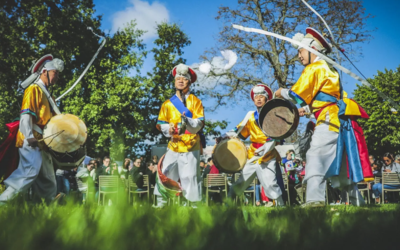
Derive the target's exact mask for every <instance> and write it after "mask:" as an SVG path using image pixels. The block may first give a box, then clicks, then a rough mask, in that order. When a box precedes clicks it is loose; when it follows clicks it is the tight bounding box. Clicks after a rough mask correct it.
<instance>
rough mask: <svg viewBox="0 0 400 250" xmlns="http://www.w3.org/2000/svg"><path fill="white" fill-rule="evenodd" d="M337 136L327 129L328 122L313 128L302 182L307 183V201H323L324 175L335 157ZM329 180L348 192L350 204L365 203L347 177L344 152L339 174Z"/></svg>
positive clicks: (335, 186)
mask: <svg viewBox="0 0 400 250" xmlns="http://www.w3.org/2000/svg"><path fill="white" fill-rule="evenodd" d="M327 116H328V114H327ZM338 136H339V133H337V132H334V131H330V130H329V125H328V124H325V123H322V124H320V125H318V126H317V127H316V128H315V131H314V134H313V136H312V141H311V145H310V149H309V150H308V151H307V165H306V175H305V178H304V183H306V184H307V190H306V199H307V202H311V201H325V190H326V180H325V175H326V173H327V172H328V169H329V167H330V166H331V164H332V162H333V160H334V159H335V157H336V147H337V139H338ZM330 180H331V183H332V187H334V188H344V189H345V190H346V191H348V192H349V197H350V200H351V202H352V204H354V205H363V204H364V203H365V202H364V200H363V199H362V196H361V195H360V193H359V192H358V188H357V185H356V184H355V183H353V182H352V181H351V180H350V179H349V178H348V177H347V163H346V153H345V154H344V155H343V158H342V167H341V168H340V174H339V176H335V177H332V178H330Z"/></svg>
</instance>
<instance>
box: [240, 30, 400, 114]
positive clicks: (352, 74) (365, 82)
mask: <svg viewBox="0 0 400 250" xmlns="http://www.w3.org/2000/svg"><path fill="white" fill-rule="evenodd" d="M232 26H233V28H235V29H238V30H243V31H246V32H253V33H258V34H262V35H267V36H272V37H275V38H278V39H281V40H285V41H287V42H290V43H294V44H297V45H299V46H302V48H304V49H306V50H308V51H309V52H311V53H313V54H315V55H316V56H319V57H320V58H322V59H324V60H325V61H326V62H328V63H330V64H331V65H333V66H335V67H337V68H339V69H340V70H341V71H343V72H344V73H346V74H347V75H349V76H351V77H352V78H354V79H356V80H357V81H360V82H361V83H362V84H363V85H365V86H367V87H370V88H371V89H372V90H373V91H375V92H376V93H377V94H378V95H379V96H380V97H382V98H383V99H384V100H386V101H388V102H389V103H390V104H391V105H392V106H393V107H394V108H396V109H397V110H400V106H399V105H398V104H397V103H395V102H394V101H393V100H392V99H391V98H389V97H388V96H386V95H385V94H383V93H382V92H381V91H379V90H378V89H377V88H375V87H374V86H373V85H371V84H370V83H369V82H367V81H366V80H364V79H362V78H361V77H359V76H358V75H356V74H354V73H353V72H351V71H350V70H348V69H346V68H345V67H343V66H342V65H340V64H338V63H336V62H335V61H333V60H332V59H330V58H329V57H327V56H326V55H324V54H321V53H320V52H318V51H316V50H315V49H313V48H310V47H308V46H305V45H304V44H302V43H300V42H299V41H296V40H293V39H291V38H288V37H285V36H281V35H278V34H275V33H272V32H269V31H265V30H260V29H254V28H247V27H243V26H240V25H236V24H232Z"/></svg>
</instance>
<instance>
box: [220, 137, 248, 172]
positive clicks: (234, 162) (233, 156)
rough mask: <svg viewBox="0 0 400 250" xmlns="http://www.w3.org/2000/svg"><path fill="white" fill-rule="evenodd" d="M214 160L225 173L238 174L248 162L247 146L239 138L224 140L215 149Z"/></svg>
mask: <svg viewBox="0 0 400 250" xmlns="http://www.w3.org/2000/svg"><path fill="white" fill-rule="evenodd" d="M212 159H213V162H214V165H215V166H216V167H217V168H219V169H221V170H222V171H223V172H227V173H235V172H238V171H240V170H242V169H243V167H244V165H245V164H246V162H247V148H246V145H244V143H243V142H242V141H241V140H240V139H238V138H226V139H223V140H222V141H221V142H220V143H218V144H217V145H216V146H215V147H214V150H213V156H212Z"/></svg>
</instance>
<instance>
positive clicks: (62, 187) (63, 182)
mask: <svg viewBox="0 0 400 250" xmlns="http://www.w3.org/2000/svg"><path fill="white" fill-rule="evenodd" d="M56 182H57V194H59V193H65V194H66V195H68V194H69V190H70V186H69V181H68V180H67V178H66V175H65V170H62V169H57V170H56Z"/></svg>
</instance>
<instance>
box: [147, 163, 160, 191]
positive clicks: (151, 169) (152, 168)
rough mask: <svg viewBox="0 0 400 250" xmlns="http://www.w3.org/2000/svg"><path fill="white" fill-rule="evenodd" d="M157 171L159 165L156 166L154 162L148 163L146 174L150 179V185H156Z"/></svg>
mask: <svg viewBox="0 0 400 250" xmlns="http://www.w3.org/2000/svg"><path fill="white" fill-rule="evenodd" d="M156 171H157V165H154V163H153V162H152V161H149V162H147V163H146V172H145V173H146V174H147V176H148V177H149V184H150V185H153V186H155V185H156Z"/></svg>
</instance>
